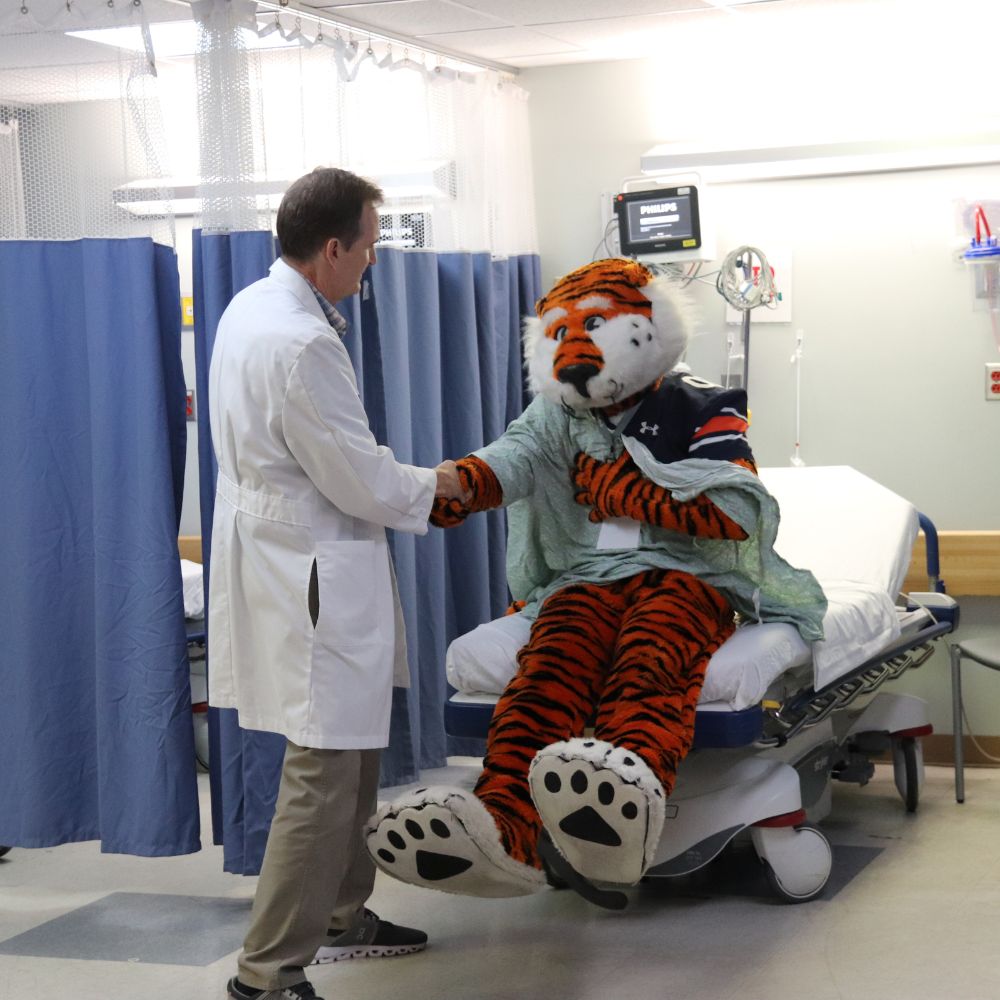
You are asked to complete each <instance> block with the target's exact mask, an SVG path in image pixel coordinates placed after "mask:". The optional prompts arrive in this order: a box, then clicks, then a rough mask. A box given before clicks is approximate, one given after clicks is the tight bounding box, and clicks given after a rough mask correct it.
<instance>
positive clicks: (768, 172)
mask: <svg viewBox="0 0 1000 1000" xmlns="http://www.w3.org/2000/svg"><path fill="white" fill-rule="evenodd" d="M990 138H993V141H989V140H990ZM996 138H1000V136H996V137H995V138H994V137H984V136H981V135H980V136H975V137H969V138H968V139H967V140H966V141H964V142H963V141H961V139H957V140H954V139H953V140H952V141H948V140H947V139H943V140H941V141H939V142H937V143H934V142H910V143H906V142H898V141H897V142H893V141H883V142H870V141H861V142H842V143H826V144H822V145H808V144H800V145H790V146H772V147H761V148H757V149H737V148H730V149H725V148H721V147H707V146H706V147H702V148H700V149H699V148H698V146H696V145H692V144H684V145H681V144H671V143H665V144H662V145H659V146H654V147H653V148H652V149H650V150H647V151H646V152H645V153H643V155H642V156H641V157H640V160H639V162H640V169H641V170H642V172H643V173H650V174H652V173H663V172H666V171H682V170H686V171H689V170H697V171H699V172H700V173H701V174H702V175H703V176H704V177H705V179H706V180H707V181H714V182H717V183H725V182H734V181H750V180H777V179H785V178H794V177H821V176H835V175H842V174H862V173H884V172H891V171H895V170H927V169H933V168H938V167H952V166H972V165H979V164H988V163H1000V143H997V142H996ZM984 139H986V141H983V140H984Z"/></svg>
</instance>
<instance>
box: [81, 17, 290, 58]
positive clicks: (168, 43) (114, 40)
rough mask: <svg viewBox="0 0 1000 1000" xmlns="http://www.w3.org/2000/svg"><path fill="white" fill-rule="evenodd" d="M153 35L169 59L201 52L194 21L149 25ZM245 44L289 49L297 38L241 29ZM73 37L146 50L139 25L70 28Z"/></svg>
mask: <svg viewBox="0 0 1000 1000" xmlns="http://www.w3.org/2000/svg"><path fill="white" fill-rule="evenodd" d="M149 30H150V33H151V34H152V36H153V52H154V53H155V54H156V56H157V57H158V58H160V59H170V58H172V57H177V56H191V55H194V54H195V53H196V52H197V51H198V26H197V25H196V24H195V22H194V21H164V22H162V23H159V24H151V25H150V26H149ZM240 33H241V34H242V36H243V44H244V45H246V47H247V48H248V49H287V48H294V47H295V45H296V44H297V43H296V42H295V41H286V40H285V39H284V38H282V36H281V35H280V34H279V33H278V32H273V33H271V34H268V35H266V36H265V37H263V38H260V37H258V35H257V34H256V33H255V32H253V31H250V30H249V29H248V28H241V29H240ZM66 34H67V35H71V36H72V37H73V38H82V39H84V41H88V42H99V43H100V44H101V45H112V46H114V47H115V48H119V49H127V50H129V51H131V52H143V51H144V50H145V45H144V44H143V41H142V32H141V30H140V29H139V28H138V26H131V25H124V26H122V27H118V28H94V29H91V30H87V31H67V32H66Z"/></svg>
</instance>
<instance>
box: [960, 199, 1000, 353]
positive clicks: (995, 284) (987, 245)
mask: <svg viewBox="0 0 1000 1000" xmlns="http://www.w3.org/2000/svg"><path fill="white" fill-rule="evenodd" d="M974 219H975V235H974V236H973V237H972V239H971V240H970V241H969V246H968V247H967V248H966V250H965V253H964V254H963V255H962V256H963V257H964V259H965V262H966V263H967V264H971V265H973V267H974V272H973V280H974V282H975V295H976V298H977V299H985V300H986V305H987V308H988V309H989V311H990V321H991V323H992V325H993V339H994V341H995V342H996V345H997V350H998V351H1000V244H998V240H997V237H996V236H994V235H993V233H992V232H991V231H990V223H989V220H988V219H987V218H986V212H985V211H983V206H982V205H977V206H976V211H975V215H974Z"/></svg>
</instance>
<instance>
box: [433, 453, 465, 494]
mask: <svg viewBox="0 0 1000 1000" xmlns="http://www.w3.org/2000/svg"><path fill="white" fill-rule="evenodd" d="M434 471H435V472H436V473H437V488H436V489H435V490H434V496H436V497H441V498H443V499H445V500H460V501H461V502H462V503H468V502H469V500H471V499H472V494H471V493H470V492H469V491H468V490H466V489H465V488H464V487H463V486H462V482H461V480H460V479H459V476H458V466H457V465H456V464H455V463H454V462H453V461H451V460H450V459H449V460H448V461H446V462H442V463H441V464H440V465H438V466H437V467H436V468H435V469H434Z"/></svg>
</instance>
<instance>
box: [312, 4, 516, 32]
mask: <svg viewBox="0 0 1000 1000" xmlns="http://www.w3.org/2000/svg"><path fill="white" fill-rule="evenodd" d="M324 12H325V13H326V14H328V15H329V16H330V17H333V18H336V16H337V15H338V14H343V15H344V16H345V17H350V18H351V19H352V20H354V21H363V22H364V23H365V24H367V25H371V27H372V29H373V30H377V29H379V28H382V29H384V30H385V31H388V32H397V33H399V34H402V35H428V34H433V33H436V32H444V31H474V30H475V29H477V28H496V27H498V22H497V20H496V18H494V17H489V16H488V15H486V14H482V13H479V12H478V11H475V10H471V9H470V8H468V7H462V6H459V5H457V4H452V3H448V0H388V2H384V3H368V4H358V3H351V4H338V5H336V6H334V7H327V8H325V11H324Z"/></svg>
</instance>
